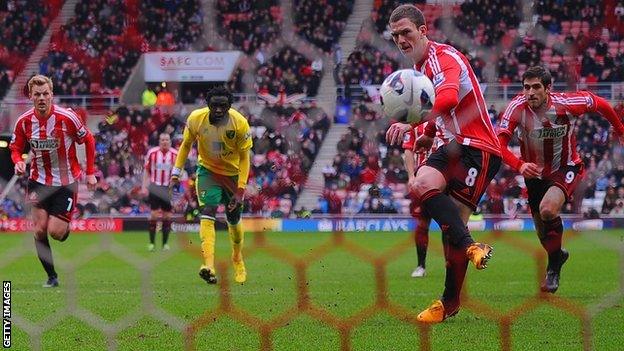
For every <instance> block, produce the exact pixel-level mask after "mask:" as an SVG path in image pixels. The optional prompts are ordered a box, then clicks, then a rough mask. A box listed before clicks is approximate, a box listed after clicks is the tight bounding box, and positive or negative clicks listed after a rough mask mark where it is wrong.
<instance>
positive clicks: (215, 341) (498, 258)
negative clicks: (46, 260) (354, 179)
mask: <svg viewBox="0 0 624 351" xmlns="http://www.w3.org/2000/svg"><path fill="white" fill-rule="evenodd" d="M410 236H411V234H409V233H346V234H344V237H337V236H336V235H335V234H331V233H266V234H265V235H262V236H259V235H257V234H250V233H248V234H247V236H246V243H245V245H246V249H245V253H246V265H247V270H248V281H247V283H245V284H244V285H239V284H235V283H234V282H233V279H232V277H231V270H229V271H228V272H224V271H223V270H222V271H220V272H219V274H221V273H224V274H225V273H227V276H228V280H229V281H228V284H227V285H217V286H208V285H207V284H205V283H204V281H202V280H200V278H199V277H198V275H197V272H198V268H199V264H200V258H199V257H198V256H197V255H198V251H197V250H198V248H199V240H198V237H197V234H187V235H178V236H177V237H175V236H174V237H173V238H172V240H171V243H172V250H171V251H169V252H161V251H157V252H154V253H150V252H147V250H146V248H147V233H137V232H133V233H131V232H130V233H129V232H126V233H122V234H112V235H102V234H100V235H98V234H72V236H71V237H70V238H69V240H68V241H67V242H65V243H58V242H53V243H52V245H53V252H54V255H55V256H54V258H55V261H56V262H55V263H56V265H57V271H58V273H59V279H60V282H61V286H60V288H57V289H44V288H42V287H41V284H42V283H43V282H44V280H45V273H44V271H43V269H42V267H41V265H40V263H39V261H38V259H37V258H36V255H35V252H34V245H33V242H32V236H31V235H30V234H24V235H21V234H20V235H13V234H2V235H0V277H1V278H2V280H10V281H11V282H12V312H13V316H14V317H13V319H12V320H13V334H12V343H13V346H12V349H15V350H29V349H33V348H35V349H42V350H81V351H86V350H106V349H118V350H182V349H185V347H186V346H189V345H191V346H194V347H195V348H196V349H198V350H258V349H262V348H264V349H273V350H339V349H350V350H417V349H419V348H420V347H423V348H427V349H431V350H476V349H483V350H497V349H503V348H511V349H513V350H531V349H535V350H538V349H539V350H583V349H595V350H622V347H623V346H622V345H624V334H623V333H622V331H623V330H624V307H623V306H624V278H623V276H624V234H623V232H622V231H621V230H619V231H617V230H610V231H600V232H587V233H579V234H569V233H566V235H565V236H564V245H565V247H566V248H568V250H569V251H570V259H569V260H568V262H567V264H566V265H565V266H564V269H563V272H562V281H561V285H560V288H559V291H558V292H557V294H556V295H554V296H549V297H544V296H541V295H540V294H539V293H538V280H539V279H540V278H541V277H542V274H543V273H542V270H541V269H543V264H544V263H543V261H540V259H539V258H538V256H540V255H537V254H536V253H539V252H541V248H540V246H539V243H538V241H537V238H536V237H535V234H534V233H529V232H526V233H516V232H508V233H503V234H502V235H499V236H496V237H493V236H492V234H491V233H475V237H476V239H477V240H478V239H487V240H488V242H491V243H492V244H493V246H494V247H495V253H494V258H493V259H492V261H490V265H489V268H488V269H487V270H485V271H476V270H475V269H474V268H473V267H472V266H471V267H470V268H469V271H468V278H467V284H466V291H467V294H468V297H469V301H470V302H471V306H469V307H467V308H463V309H462V310H461V311H460V313H459V314H458V315H457V316H455V317H453V318H451V319H449V320H447V321H445V322H444V323H442V324H439V325H436V326H433V327H431V328H430V329H425V330H424V332H423V330H422V329H421V328H419V327H418V326H416V325H415V324H413V323H412V322H411V321H413V319H414V318H415V316H416V314H418V312H420V311H421V310H422V309H423V308H425V307H427V306H428V305H429V303H430V302H431V301H432V300H434V299H436V298H437V297H438V296H439V294H440V293H441V292H442V287H443V280H444V262H443V259H442V255H441V248H440V234H439V232H432V233H431V238H430V251H429V254H428V259H427V276H426V277H425V278H421V279H414V278H411V277H410V273H411V271H412V269H413V268H414V266H415V263H416V257H415V256H416V254H415V250H414V248H413V244H409V243H410ZM343 238H344V240H342V239H343ZM159 239H160V235H159V236H158V240H159ZM260 239H262V240H260ZM484 241H486V240H484ZM185 245H190V249H189V247H183V246H185ZM159 246H160V245H158V247H159ZM318 247H324V248H326V249H327V251H326V252H322V255H321V251H320V249H317V248H318ZM216 250H217V252H216V256H217V259H218V260H224V261H227V260H228V259H229V255H230V247H229V240H228V238H227V234H226V233H224V232H219V233H218V234H217V249H216ZM284 257H287V258H284ZM541 257H542V258H543V255H542V256H541ZM375 258H377V259H381V258H387V259H388V260H387V262H386V261H384V260H383V259H381V260H378V262H381V263H380V264H379V265H378V266H377V267H378V268H377V270H376V268H375V267H376V266H375V265H374V264H373V262H374V261H375ZM288 259H290V260H293V261H296V262H300V263H301V262H304V260H308V261H309V262H308V265H307V266H305V268H301V267H300V268H299V269H295V268H294V267H293V265H291V264H289V263H288ZM302 272H303V273H302ZM302 274H303V275H302ZM380 282H381V283H382V284H381V285H378V283H380ZM299 283H301V284H299ZM220 286H227V287H228V289H227V290H223V289H221V288H220ZM380 288H381V290H382V291H384V290H385V291H386V294H385V295H383V294H382V300H383V298H384V297H385V298H387V301H388V302H389V304H388V305H389V306H394V307H397V308H398V309H399V310H401V311H403V312H407V313H406V314H400V313H393V312H392V311H390V308H385V307H384V308H382V309H374V308H373V307H374V306H375V304H376V301H379V300H378V298H379V296H378V291H379V289H380ZM298 291H299V292H301V291H305V292H307V294H308V295H307V296H309V300H306V301H309V303H310V306H312V307H311V308H310V309H309V310H313V311H321V310H322V311H324V312H318V313H316V312H314V313H299V311H300V310H298V309H297V308H298V302H300V299H298V297H297V296H298ZM301 296H304V295H301ZM224 299H225V300H224ZM224 301H231V305H228V306H231V307H232V310H233V311H234V312H233V313H229V314H228V313H225V314H220V313H215V311H217V312H218V311H221V310H222V309H223V308H224ZM384 301H385V300H384ZM228 306H225V307H228ZM474 306H485V307H481V309H482V311H484V312H488V313H489V314H488V313H481V312H479V313H475V309H474ZM299 307H300V308H301V309H305V306H299ZM382 307H383V306H382ZM319 315H322V316H324V317H319ZM202 316H204V317H203V318H200V317H202ZM501 318H502V319H501ZM505 318H509V319H505ZM583 318H584V319H583ZM501 320H507V321H509V322H510V323H509V324H508V328H505V323H502V322H501ZM583 320H584V321H585V322H584V323H583ZM198 321H202V322H206V323H207V324H206V325H203V326H201V327H199V329H198V330H197V333H196V334H195V335H194V338H193V339H192V340H191V341H192V342H191V343H190V344H189V343H187V344H185V341H189V340H187V339H186V338H185V330H186V327H187V326H188V325H189V324H190V323H193V322H196V325H198V326H199V325H200V324H201V323H199V322H198ZM269 322H273V323H274V324H275V326H277V328H275V329H272V328H269V330H265V333H264V334H262V333H261V332H259V331H260V330H263V328H264V327H263V325H268V324H267V323H269ZM501 326H502V328H501ZM337 327H339V328H337ZM340 327H342V329H340ZM339 329H340V330H342V334H341V332H340V331H339ZM27 331H29V332H30V335H29V334H27ZM584 331H585V332H586V338H584V337H583V332H584ZM423 335H424V339H423ZM185 345H186V346H185Z"/></svg>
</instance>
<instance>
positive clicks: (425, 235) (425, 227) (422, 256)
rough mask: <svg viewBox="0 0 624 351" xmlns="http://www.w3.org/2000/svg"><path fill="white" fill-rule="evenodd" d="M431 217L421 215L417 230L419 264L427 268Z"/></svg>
mask: <svg viewBox="0 0 624 351" xmlns="http://www.w3.org/2000/svg"><path fill="white" fill-rule="evenodd" d="M430 222H431V221H430V220H429V219H424V218H423V217H420V218H419V219H418V226H417V227H416V231H415V238H414V240H415V241H416V256H417V257H418V266H420V267H422V268H425V261H426V259H427V246H428V245H429V223H430Z"/></svg>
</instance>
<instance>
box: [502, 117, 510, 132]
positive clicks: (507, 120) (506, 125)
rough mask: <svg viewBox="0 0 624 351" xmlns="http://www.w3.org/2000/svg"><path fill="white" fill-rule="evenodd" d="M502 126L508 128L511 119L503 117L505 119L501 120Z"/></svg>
mask: <svg viewBox="0 0 624 351" xmlns="http://www.w3.org/2000/svg"><path fill="white" fill-rule="evenodd" d="M500 127H501V128H502V129H507V128H508V127H509V119H507V118H503V120H502V121H501V122H500Z"/></svg>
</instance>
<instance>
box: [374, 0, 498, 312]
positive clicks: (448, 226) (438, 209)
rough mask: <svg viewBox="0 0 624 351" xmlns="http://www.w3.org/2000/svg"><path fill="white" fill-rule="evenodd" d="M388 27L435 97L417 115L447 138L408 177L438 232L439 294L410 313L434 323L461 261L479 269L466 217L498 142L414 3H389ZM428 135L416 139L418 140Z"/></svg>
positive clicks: (394, 136)
mask: <svg viewBox="0 0 624 351" xmlns="http://www.w3.org/2000/svg"><path fill="white" fill-rule="evenodd" d="M390 29H391V30H392V38H393V40H394V43H395V44H396V45H397V47H398V48H399V49H400V50H401V53H403V54H404V55H405V56H407V57H408V58H410V59H411V60H412V62H413V63H414V68H415V69H417V70H419V71H420V72H422V73H424V74H425V75H426V76H427V77H429V79H431V81H432V82H433V85H434V87H435V95H436V98H435V103H434V104H433V107H432V109H431V111H430V113H429V114H428V115H427V116H426V117H425V118H424V119H423V121H428V120H432V119H436V118H438V117H440V118H442V120H443V121H444V126H445V128H446V129H447V130H448V131H449V132H450V133H451V134H452V135H453V137H454V139H453V140H451V141H450V142H449V143H448V144H446V145H443V146H442V147H440V148H438V149H437V150H436V151H435V152H434V153H432V154H431V156H429V157H428V159H427V162H426V164H425V165H423V166H421V167H419V169H418V173H417V174H416V177H415V178H414V181H413V182H412V183H411V184H410V188H411V190H412V191H414V192H415V194H416V195H417V196H418V197H419V198H420V203H421V204H422V207H423V209H424V210H426V211H427V212H428V213H429V215H430V216H431V218H433V219H435V221H436V222H437V223H438V224H439V225H440V228H441V229H442V233H443V234H442V239H443V243H444V247H445V250H444V253H445V258H446V263H447V264H446V266H447V270H446V280H445V289H444V293H443V294H442V297H441V299H440V300H437V301H435V302H434V303H433V304H432V305H431V306H430V307H429V308H428V309H426V310H424V311H423V312H421V313H420V314H419V315H418V317H417V319H418V320H419V321H420V322H423V323H439V322H442V321H443V320H444V319H446V318H447V317H450V316H453V315H455V314H456V313H457V312H458V311H459V306H460V292H461V288H462V285H463V283H464V278H465V276H466V269H467V265H468V261H471V262H472V263H473V264H474V265H475V267H476V268H477V269H484V268H486V267H487V261H488V260H489V259H490V257H491V255H492V248H491V247H490V246H489V245H487V244H483V243H477V242H475V241H474V240H473V238H472V236H471V235H470V232H469V231H468V229H467V227H466V223H467V222H468V218H469V217H470V215H471V214H472V213H473V212H474V210H475V209H476V207H477V204H478V202H479V201H480V199H481V196H482V195H483V193H484V192H485V188H486V187H487V185H488V184H489V183H490V180H491V179H492V178H493V177H494V175H495V174H496V172H497V171H498V169H499V167H500V164H501V157H500V145H499V143H498V139H497V138H496V134H495V133H494V128H493V127H492V124H491V122H490V119H489V116H488V113H487V107H486V104H485V100H484V99H483V94H482V93H481V89H480V87H479V82H478V81H477V78H476V76H475V74H474V72H473V70H472V67H470V63H469V62H468V59H466V57H464V55H463V54H462V53H460V52H459V51H457V50H456V49H455V48H453V47H452V46H449V45H444V44H440V43H436V42H433V41H430V40H429V39H427V25H426V23H425V18H424V16H423V14H422V12H421V11H420V10H419V9H418V8H417V7H416V6H414V5H408V4H405V5H400V6H398V7H397V8H396V9H394V11H393V12H392V14H391V15H390ZM409 129H411V126H410V125H409V124H405V123H395V124H393V125H392V126H390V128H388V131H387V133H386V140H387V141H388V143H390V144H396V143H398V142H400V140H401V139H402V137H403V135H404V134H405V133H406V132H407V131H408V130H409ZM431 137H432V136H431ZM431 137H429V138H421V139H422V142H425V141H426V140H427V139H431ZM431 142H432V141H431V140H429V141H428V142H427V143H428V144H429V145H430V144H431Z"/></svg>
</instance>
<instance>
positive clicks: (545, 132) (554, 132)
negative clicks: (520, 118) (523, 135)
mask: <svg viewBox="0 0 624 351" xmlns="http://www.w3.org/2000/svg"><path fill="white" fill-rule="evenodd" d="M567 133H568V126H561V127H555V128H539V129H534V130H532V131H531V134H530V136H531V138H535V139H558V138H562V137H563V136H564V135H566V134H567Z"/></svg>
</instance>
